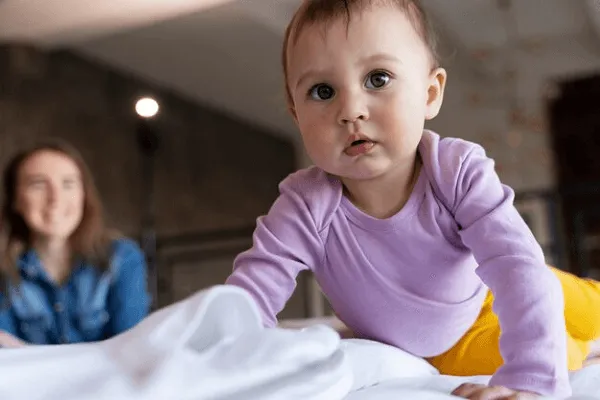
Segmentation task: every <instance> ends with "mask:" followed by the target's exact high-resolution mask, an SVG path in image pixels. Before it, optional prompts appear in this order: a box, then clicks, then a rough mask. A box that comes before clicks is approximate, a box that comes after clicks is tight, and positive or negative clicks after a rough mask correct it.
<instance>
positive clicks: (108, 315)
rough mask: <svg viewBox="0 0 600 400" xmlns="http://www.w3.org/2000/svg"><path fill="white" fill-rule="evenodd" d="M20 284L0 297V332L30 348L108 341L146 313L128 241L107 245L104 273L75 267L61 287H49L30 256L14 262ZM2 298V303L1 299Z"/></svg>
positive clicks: (139, 267) (140, 265) (141, 272)
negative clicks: (109, 254) (109, 250)
mask: <svg viewBox="0 0 600 400" xmlns="http://www.w3.org/2000/svg"><path fill="white" fill-rule="evenodd" d="M18 267H19V268H20V273H21V278H22V281H21V284H20V285H19V287H18V289H17V288H16V287H10V288H9V290H8V293H7V291H5V290H3V291H2V294H0V304H1V305H0V330H4V331H6V332H8V333H10V334H12V335H14V336H17V337H19V338H20V339H22V340H24V341H26V342H28V343H33V344H60V343H79V342H91V341H98V340H103V339H107V338H110V337H112V336H114V335H117V334H119V333H121V332H123V331H125V330H127V329H129V328H131V327H133V326H134V325H136V324H137V323H138V322H139V321H141V320H142V319H143V318H144V317H145V316H146V315H147V314H148V312H149V308H150V297H149V295H148V291H147V282H146V277H147V273H146V262H145V259H144V255H143V254H142V252H141V250H140V248H139V247H138V246H137V245H136V244H135V243H134V242H133V241H131V240H127V239H119V240H116V241H115V242H114V243H113V254H112V257H111V260H110V268H109V270H107V271H106V272H102V271H99V270H98V269H97V268H94V267H93V266H92V265H86V264H84V263H81V264H79V265H76V266H75V268H74V270H73V272H72V274H71V276H70V278H69V280H68V281H67V282H65V283H64V284H63V285H61V286H57V285H56V284H55V283H54V282H53V281H51V280H50V279H49V278H48V276H47V275H46V272H45V271H44V269H43V268H42V266H41V263H40V260H39V258H38V257H37V255H36V254H35V252H34V251H28V252H26V253H25V254H23V256H22V257H21V258H20V259H19V262H18ZM7 294H8V297H9V299H8V302H6V301H5V300H7V299H6V296H7Z"/></svg>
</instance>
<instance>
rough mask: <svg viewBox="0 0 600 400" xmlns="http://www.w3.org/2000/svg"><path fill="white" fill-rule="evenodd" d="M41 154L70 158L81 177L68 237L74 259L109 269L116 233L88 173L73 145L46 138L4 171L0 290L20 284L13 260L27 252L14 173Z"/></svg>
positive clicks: (25, 228) (27, 235)
mask: <svg viewBox="0 0 600 400" xmlns="http://www.w3.org/2000/svg"><path fill="white" fill-rule="evenodd" d="M41 151H50V152H56V153H59V154H62V155H64V156H66V157H68V158H70V159H71V160H72V161H73V162H74V163H75V164H76V165H77V168H78V169H79V172H80V175H81V181H82V185H83V192H84V200H83V215H82V218H81V222H80V223H79V226H78V227H77V228H76V229H75V231H74V232H73V234H72V235H71V237H70V238H69V241H70V245H71V250H72V252H73V256H74V258H79V259H83V260H84V261H86V262H89V263H90V264H92V265H94V266H96V267H97V268H99V269H101V270H105V269H107V268H108V266H109V257H110V242H111V241H112V239H114V238H116V233H114V232H112V231H109V230H108V229H107V228H106V226H105V222H104V215H103V207H102V202H101V201H100V197H99V195H98V190H97V189H96V185H95V183H94V180H93V177H92V174H91V173H90V170H89V168H88V166H87V165H86V163H85V162H84V161H83V157H81V155H80V154H79V152H78V151H77V150H76V149H75V148H74V147H73V146H71V145H70V144H69V143H67V142H65V141H62V140H59V139H47V140H44V141H41V142H38V143H36V144H34V145H33V146H30V147H28V148H25V149H22V150H21V151H20V152H19V153H17V154H16V155H15V156H14V157H13V158H12V159H11V160H10V161H9V163H8V165H7V166H6V168H5V169H4V173H3V198H2V201H3V204H2V206H1V211H0V212H1V214H0V290H2V289H4V288H5V286H6V285H7V284H8V283H9V282H10V281H14V282H19V281H20V274H19V270H18V266H17V260H18V258H19V257H20V256H21V255H22V253H23V252H24V251H26V250H27V249H28V247H29V245H30V243H29V241H30V238H31V232H30V229H29V227H28V226H27V224H26V222H25V220H24V219H23V217H22V216H21V215H20V214H19V213H17V212H16V211H15V207H14V203H15V200H16V194H17V184H18V174H19V171H20V169H21V166H22V165H23V163H24V162H25V161H26V160H27V159H29V157H31V156H33V155H34V154H36V153H38V152H41Z"/></svg>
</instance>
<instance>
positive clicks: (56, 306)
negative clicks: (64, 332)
mask: <svg viewBox="0 0 600 400" xmlns="http://www.w3.org/2000/svg"><path fill="white" fill-rule="evenodd" d="M54 311H56V312H58V313H61V312H63V311H64V307H63V305H62V304H61V303H54Z"/></svg>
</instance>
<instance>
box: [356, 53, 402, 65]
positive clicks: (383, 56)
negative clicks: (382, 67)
mask: <svg viewBox="0 0 600 400" xmlns="http://www.w3.org/2000/svg"><path fill="white" fill-rule="evenodd" d="M373 61H391V62H397V63H401V64H402V60H400V59H399V58H398V57H396V56H394V55H392V54H387V53H376V54H371V55H368V56H365V57H362V58H361V59H360V61H359V62H360V63H361V64H366V63H369V62H373Z"/></svg>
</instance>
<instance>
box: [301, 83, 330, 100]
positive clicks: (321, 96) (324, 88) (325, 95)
mask: <svg viewBox="0 0 600 400" xmlns="http://www.w3.org/2000/svg"><path fill="white" fill-rule="evenodd" d="M308 94H309V96H310V97H312V98H313V99H315V100H329V99H331V98H332V97H333V96H334V95H335V90H333V88H332V87H331V86H329V85H326V84H324V83H320V84H318V85H315V86H313V87H312V88H311V89H310V91H309V92H308Z"/></svg>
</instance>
